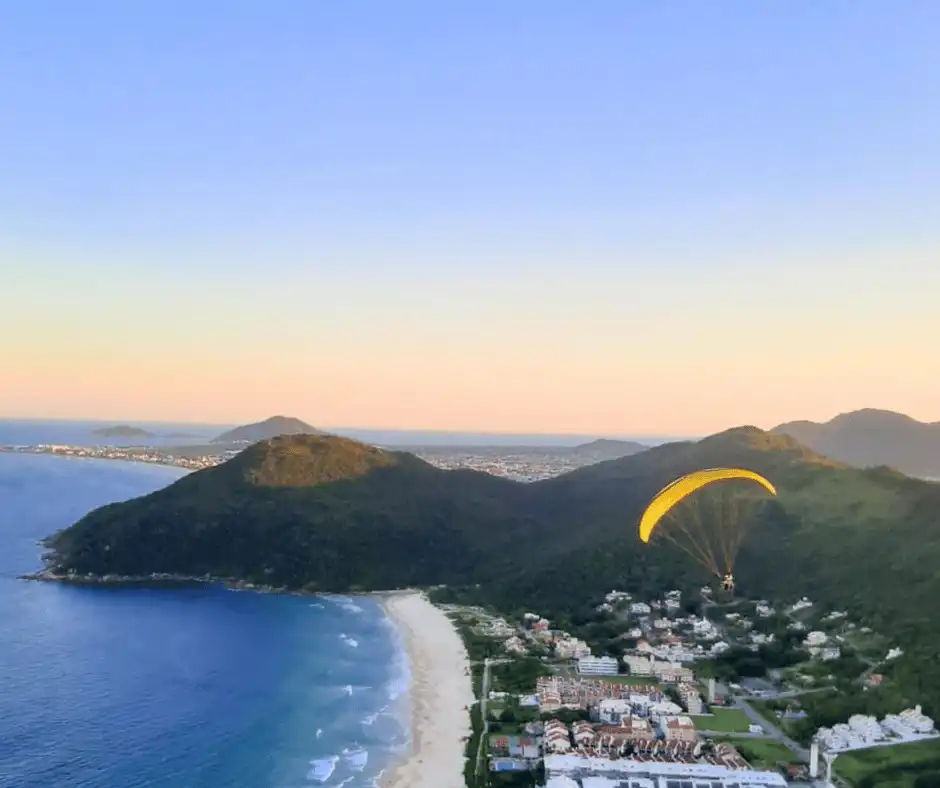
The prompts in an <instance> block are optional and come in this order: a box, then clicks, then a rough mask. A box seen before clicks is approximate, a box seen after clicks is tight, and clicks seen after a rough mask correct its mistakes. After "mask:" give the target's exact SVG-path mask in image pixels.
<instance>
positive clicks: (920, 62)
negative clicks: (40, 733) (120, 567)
mask: <svg viewBox="0 0 940 788" xmlns="http://www.w3.org/2000/svg"><path fill="white" fill-rule="evenodd" d="M938 41H940V3H937V2H926V1H925V2H915V1H913V0H911V1H910V2H894V3H892V2H888V1H887V0H883V1H882V2H867V1H865V0H854V1H851V2H850V1H848V0H844V1H837V0H830V1H828V2H825V3H819V2H808V1H806V2H783V1H782V0H781V1H779V2H760V3H754V2H744V0H742V1H741V2H721V1H720V0H719V1H716V2H699V1H693V0H685V1H681V0H676V1H674V2H666V3H657V2H646V3H639V2H623V0H621V1H620V2H615V1H613V0H611V1H610V2H592V3H571V2H565V3H562V2H553V1H549V2H546V1H545V0H541V1H539V2H534V1H532V2H530V1H518V2H510V3H507V2H490V1H488V0H485V1H482V2H440V0H437V2H430V1H427V2H409V1H408V0H400V1H399V2H379V1H378V0H374V1H373V2H351V1H350V2H345V1H336V2H315V1H314V0H303V1H301V0H294V1H293V2H287V1H281V2H278V1H277V0H274V1H272V2H266V3H264V2H257V1H252V2H245V1H233V0H227V1H225V2H223V1H222V0H202V1H201V2H193V1H192V0H189V1H188V2H168V1H164V2H152V1H151V0H134V2H118V0H106V1H105V0H99V2H84V3H75V2H68V1H67V0H59V1H58V2H48V1H44V0H29V2H23V3H16V4H9V7H8V8H5V9H4V19H3V23H2V25H0V152H2V156H0V269H2V271H3V272H4V273H3V277H2V278H3V280H4V285H3V291H4V292H5V293H6V295H5V296H4V295H2V294H0V298H2V299H3V301H4V302H6V303H5V304H0V308H2V311H0V360H3V361H4V363H5V367H6V369H8V370H12V371H13V373H14V374H13V377H15V378H16V379H17V381H18V382H17V383H16V384H15V385H14V386H13V388H12V389H9V388H6V390H5V392H4V393H0V415H31V416H36V415H63V416H101V417H109V416H111V415H115V416H118V415H127V416H133V417H137V418H143V417H148V418H170V419H179V418H187V417H189V418H192V419H193V420H200V419H202V420H211V421H240V420H242V419H244V418H250V417H254V416H259V417H263V416H266V415H270V413H271V412H284V411H291V412H296V415H298V416H301V417H303V418H306V419H307V420H309V421H312V422H315V423H320V424H337V423H342V424H347V425H350V424H362V425H369V426H403V427H453V428H455V429H457V428H460V429H464V428H474V429H476V428H479V429H489V430H495V429H505V430H521V429H544V430H546V431H559V430H563V429H571V430H579V431H593V430H608V431H616V432H643V431H648V432H653V433H663V432H666V433H669V432H679V433H689V432H692V433H695V432H700V431H702V430H706V429H710V428H712V427H714V428H716V429H717V428H721V427H722V426H727V424H726V422H727V421H728V420H729V419H730V420H732V421H752V422H758V423H762V424H764V426H770V423H773V422H774V421H776V420H778V419H779V420H783V419H784V418H799V417H809V418H814V417H821V418H825V417H828V416H831V415H833V413H834V412H836V411H838V410H841V409H850V408H852V407H861V406H864V405H875V406H877V405H880V406H883V407H895V408H896V409H899V410H907V411H909V412H911V413H912V415H917V416H920V417H922V418H932V419H940V411H937V410H936V408H937V406H936V404H934V405H931V404H930V403H936V402H937V401H940V400H938V392H940V361H938V362H934V361H929V360H928V361H926V362H925V361H921V362H920V363H919V365H917V366H916V368H912V365H911V363H910V361H911V358H913V356H911V355H910V354H908V355H904V354H903V353H902V354H901V355H899V354H898V352H897V349H896V345H898V344H906V345H910V343H911V342H912V341H917V338H918V337H920V338H921V341H926V339H925V338H924V337H925V336H926V335H925V334H924V332H928V334H927V335H929V332H937V331H938V330H940V317H938V315H940V309H938V304H940V273H938V271H940V265H938V262H940V255H938V252H940V222H938V220H937V217H938V216H940V145H938V144H937V142H938V140H940V46H938ZM8 285H9V286H8ZM810 329H813V331H810ZM729 332H731V333H734V334H736V335H737V336H739V337H740V338H741V341H738V342H736V343H734V344H735V345H736V348H733V349H730V350H729V349H728V348H727V347H725V345H726V343H722V342H721V341H719V340H720V338H721V337H722V336H725V335H728V333H729ZM814 332H815V333H814ZM755 335H761V336H765V337H767V341H768V342H771V343H772V344H773V347H772V351H773V354H774V356H775V359H776V361H775V364H774V365H773V366H772V367H771V366H769V365H767V364H763V363H761V362H759V361H755V360H754V359H755V356H757V355H759V348H758V347H757V346H756V345H755V343H754V336H755ZM810 335H812V336H813V337H814V338H813V339H808V337H810ZM935 335H936V334H935ZM879 343H880V344H879ZM676 348H679V350H680V351H681V352H680V356H678V357H677V356H676V355H675V349H676ZM683 349H684V350H683ZM683 354H684V355H683ZM669 355H671V356H672V360H671V361H669V362H668V363H667V362H666V361H663V359H664V358H665V357H666V356H669ZM705 357H708V365H706V364H704V362H703V361H702V359H703V358H705ZM705 367H708V368H709V369H710V370H711V371H709V369H706V368H705ZM261 370H263V374H259V373H260V371H261ZM716 370H717V371H716ZM801 370H802V371H801ZM679 373H681V375H680V374H679ZM669 374H674V375H675V376H674V377H672V378H668V375H669ZM899 374H901V375H902V377H901V378H899V377H898V375H899ZM664 375H666V376H667V377H666V378H664V377H663V376H664ZM442 378H446V379H444V380H442ZM889 379H890V380H889ZM572 381H574V382H572ZM657 381H665V382H662V383H659V382H657ZM722 381H724V383H723V382H722ZM703 387H704V388H706V389H708V390H713V391H714V390H717V389H718V388H723V389H724V390H725V393H724V394H722V395H720V396H719V395H718V394H716V395H715V397H714V400H708V401H707V402H705V403H703V404H702V405H701V407H696V406H693V404H692V400H691V396H692V395H691V394H688V397H689V398H688V399H683V397H682V396H680V392H679V389H681V388H686V389H688V390H689V391H694V390H698V389H701V388H703ZM364 389H368V391H367V392H364V391H363V390H364ZM65 392H69V394H68V395H67V394H66V393H65ZM350 392H358V393H350ZM379 392H381V393H379ZM605 392H606V393H605ZM643 392H645V396H646V398H645V399H644V396H641V394H643ZM734 392H738V393H737V394H735V393H734ZM741 392H743V393H741ZM664 398H665V399H664ZM377 400H382V404H381V406H379V404H377ZM534 401H535V404H533V402H534ZM664 402H665V404H664ZM931 407H932V408H933V412H931ZM780 417H782V418H780Z"/></svg>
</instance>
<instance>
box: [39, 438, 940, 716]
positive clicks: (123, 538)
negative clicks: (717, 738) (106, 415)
mask: <svg viewBox="0 0 940 788" xmlns="http://www.w3.org/2000/svg"><path fill="white" fill-rule="evenodd" d="M715 466H737V467H746V468H750V469H752V470H755V471H757V472H759V473H762V474H764V475H766V476H767V477H768V478H770V479H771V480H772V481H773V482H774V484H775V485H776V486H777V489H778V491H779V496H778V498H776V499H774V500H772V501H769V502H768V503H766V504H765V505H764V506H763V509H762V516H761V518H760V520H759V522H757V523H755V524H754V525H753V527H752V528H751V532H750V533H749V539H748V541H747V542H746V544H745V546H744V549H743V550H742V553H741V555H740V557H739V560H738V562H737V566H736V575H737V578H738V582H739V587H741V588H742V589H747V590H746V593H747V594H748V595H749V596H767V597H770V598H772V599H776V600H786V599H794V598H796V597H798V596H801V595H803V594H808V595H809V596H810V597H811V598H812V599H814V600H817V601H818V602H819V603H820V604H821V605H825V606H827V607H829V608H839V609H845V608H847V609H849V611H850V612H851V613H852V615H854V616H857V617H860V618H861V619H864V620H866V621H869V622H871V624H872V626H875V627H877V628H878V630H879V631H882V632H884V634H886V635H887V636H889V637H890V638H891V639H892V642H896V643H899V644H902V645H903V647H904V648H905V649H907V650H908V651H909V654H910V656H908V657H905V659H906V660H909V661H910V664H913V665H915V666H916V665H920V664H922V662H921V660H924V659H930V660H933V658H934V655H935V654H936V651H937V650H938V649H940V611H938V609H937V607H936V600H937V599H938V598H940V572H938V570H940V518H938V512H940V485H937V484H930V483H927V482H922V481H918V480H915V479H911V478H908V477H906V476H904V475H903V474H900V473H898V472H897V471H895V470H892V469H890V468H883V467H882V468H872V469H867V470H863V469H858V468H853V467H850V466H848V465H845V464H843V463H840V462H838V461H835V460H831V459H829V458H827V457H825V456H824V455H821V454H818V453H816V452H814V451H813V450H811V449H809V448H807V447H806V446H804V445H803V444H801V443H799V442H798V441H797V440H795V439H794V438H792V437H790V436H788V435H781V434H775V433H769V432H764V431H762V430H759V429H757V428H756V427H739V428H735V429H731V430H727V431H725V432H723V433H719V434H717V435H713V436H710V437H708V438H705V439H703V440H700V441H695V442H693V441H686V442H677V443H671V444H665V445H662V446H657V447H654V448H651V449H648V450H646V451H643V452H640V453H637V454H633V455H631V456H628V457H623V458H620V459H615V460H610V461H607V462H602V463H598V464H596V465H592V466H588V467H584V468H580V469H578V470H575V471H572V472H570V473H567V474H564V475H562V476H558V477H555V478H553V479H549V480H546V481H543V482H537V483H532V484H523V483H518V482H513V481H509V480H507V479H502V478H498V477H494V476H490V475H488V474H485V473H479V472H475V471H467V470H459V471H445V470H441V469H438V468H435V467H433V466H431V465H429V464H428V463H425V462H423V461H422V460H420V459H418V458H417V457H415V456H413V455H411V454H408V453H406V452H390V451H383V450H380V449H377V448H374V447H371V446H366V445H364V444H361V443H357V442H356V441H352V440H349V439H345V438H337V437H332V436H323V435H320V436H316V435H295V436H281V437H278V438H274V439H271V440H267V441H262V442H260V443H257V444H255V445H253V446H250V447H249V448H248V449H246V450H245V451H244V452H242V453H241V454H239V455H238V456H237V457H235V458H234V459H232V460H230V461H228V462H226V463H223V464H222V465H219V466H217V467H215V468H209V469H206V470H202V471H198V472H195V473H192V474H190V475H188V476H186V477H184V478H182V479H180V480H178V481H177V482H175V483H174V484H172V485H170V486H169V487H167V488H165V489H163V490H160V491H158V492H155V493H152V494H151V495H148V496H144V497H142V498H138V499H134V500H132V501H127V502H125V503H119V504H112V505H110V506H106V507H102V508H101V509H98V510H95V511H93V512H91V513H90V514H88V515H87V516H86V517H84V518H82V519H81V520H80V521H79V522H78V523H76V524H75V525H74V526H72V527H71V528H69V529H66V530H65V531H62V532H60V533H59V534H57V535H55V536H54V537H53V538H52V539H50V540H49V547H50V548H51V551H52V554H51V559H52V562H53V564H54V565H55V566H56V567H57V571H60V572H66V571H69V570H72V571H75V572H78V573H93V574H97V575H104V574H108V573H112V574H118V575H145V574H150V573H153V572H167V573H175V574H184V575H202V574H206V573H208V574H212V575H215V576H222V577H230V578H239V579H244V580H247V581H251V582H256V583H265V584H270V585H275V586H286V587H289V588H306V589H307V590H323V591H343V590H367V589H382V588H395V587H403V586H411V585H425V586H426V585H434V584H439V583H446V584H449V585H452V586H454V585H471V584H479V585H480V594H481V595H483V596H485V597H487V598H488V599H490V600H492V601H495V602H497V603H498V604H499V605H500V606H503V607H505V606H507V605H511V606H512V607H514V608H515V607H518V606H531V607H534V608H535V609H538V610H539V611H541V612H544V613H548V614H551V615H555V614H557V615H561V616H563V615H566V614H567V613H570V612H571V611H572V610H574V609H576V608H580V607H583V606H584V605H585V604H586V601H587V600H590V599H591V598H593V597H596V596H598V595H601V594H603V593H604V592H606V591H608V590H610V589H611V588H624V589H627V590H634V591H638V592H641V593H654V592H657V591H662V590H664V589H665V588H667V587H680V588H685V589H689V590H691V589H693V588H696V587H697V586H699V585H701V584H702V583H703V582H705V581H706V580H707V577H705V576H704V574H703V573H702V572H701V571H700V570H699V569H698V567H697V566H695V565H692V564H691V563H690V562H689V560H688V559H687V558H685V556H683V555H681V554H678V553H676V552H675V551H673V550H671V549H669V548H668V547H663V546H658V545H649V546H647V545H642V544H641V543H639V541H638V539H637V536H636V524H637V521H638V519H639V516H640V514H641V512H642V510H643V508H644V507H645V505H646V504H647V502H648V501H649V499H650V498H651V497H652V496H653V495H654V494H655V493H656V492H657V491H658V490H659V489H661V488H662V487H663V486H664V485H665V484H667V483H668V482H669V481H671V480H672V479H674V478H675V477H677V476H679V475H681V474H683V473H687V472H690V471H693V470H696V469H699V468H703V467H715ZM899 664H900V665H902V666H903V664H904V660H902V662H901V663H899ZM930 664H932V662H931V663H930ZM923 675H925V674H923V673H922V672H918V671H914V672H912V673H911V676H912V678H909V679H908V683H912V682H913V683H916V682H921V681H922V680H923V679H922V676H923ZM917 690H918V691H923V692H924V693H927V694H928V695H929V694H930V693H934V694H932V695H931V697H933V698H934V702H935V703H936V704H937V705H936V708H938V710H940V687H938V686H933V689H930V688H929V687H926V688H925V687H922V686H920V685H919V684H918V686H917Z"/></svg>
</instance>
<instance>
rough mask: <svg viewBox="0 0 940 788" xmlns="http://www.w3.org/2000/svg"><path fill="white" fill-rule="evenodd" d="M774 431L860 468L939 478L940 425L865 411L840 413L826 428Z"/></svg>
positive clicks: (800, 425)
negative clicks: (889, 469) (889, 468)
mask: <svg viewBox="0 0 940 788" xmlns="http://www.w3.org/2000/svg"><path fill="white" fill-rule="evenodd" d="M772 431H773V432H776V433H780V434H785V435H790V436H791V437H793V438H796V439H797V440H798V441H799V442H800V443H803V444H805V445H806V446H809V447H810V448H811V449H814V450H815V451H818V452H819V453H820V454H825V455H826V456H827V457H832V459H834V460H841V461H842V462H845V463H848V464H850V465H854V466H856V467H859V468H868V467H875V466H880V465H887V466H889V467H891V468H896V469H897V470H899V471H901V473H904V474H906V475H907V476H914V477H917V478H922V479H923V478H927V479H929V478H938V477H940V422H933V423H928V422H922V421H917V420H916V419H912V418H911V417H910V416H905V415H904V414H903V413H895V412H894V411H890V410H877V409H875V408H866V409H864V410H856V411H852V412H851V413H841V414H839V415H838V416H836V417H835V418H833V419H830V420H829V421H827V422H824V423H821V424H820V423H818V422H814V421H790V422H787V423H786V424H781V425H779V426H777V427H774V428H773V430H772Z"/></svg>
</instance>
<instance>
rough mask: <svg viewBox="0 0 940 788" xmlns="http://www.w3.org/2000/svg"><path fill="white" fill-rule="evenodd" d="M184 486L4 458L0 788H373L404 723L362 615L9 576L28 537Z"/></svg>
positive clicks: (23, 561)
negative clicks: (155, 492) (124, 501)
mask: <svg viewBox="0 0 940 788" xmlns="http://www.w3.org/2000/svg"><path fill="white" fill-rule="evenodd" d="M0 432H2V430H0ZM52 432H54V430H52ZM3 440H4V436H3V435H2V434H0V443H2V442H3ZM50 440H51V441H52V442H63V443H64V442H67V436H65V435H58V436H53V437H52V438H50ZM28 442H38V441H28ZM179 475H181V472H180V471H179V470H177V469H173V468H166V467H160V466H151V465H144V464H137V463H120V462H108V461H96V460H76V459H67V458H61V457H51V456H45V455H3V454H0V539H2V542H0V544H2V548H0V787H2V788H39V787H40V786H42V788H49V786H54V788H79V786H80V787H81V788H139V787H142V786H150V787H152V788H190V787H191V788H234V787H235V786H238V788H301V787H308V786H317V785H326V786H339V785H346V786H347V787H348V788H357V787H358V786H366V785H372V784H374V780H375V776H376V774H377V773H378V772H379V771H380V770H381V769H383V768H384V767H386V766H388V764H389V763H390V762H391V761H392V760H394V758H395V757H396V756H397V754H398V753H400V751H401V749H402V748H403V747H404V746H406V745H407V731H406V728H407V726H406V725H405V724H404V723H403V721H404V720H406V719H407V713H408V709H407V708H405V706H404V705H403V704H405V703H406V702H407V696H406V695H404V694H403V691H404V689H405V688H406V687H407V683H408V671H407V664H406V662H405V661H404V658H403V654H402V651H401V648H400V645H399V643H398V640H397V634H396V633H395V631H394V629H393V628H392V627H391V625H390V624H389V623H388V621H387V620H386V619H385V617H384V616H383V614H382V611H381V609H380V607H379V606H378V605H377V604H376V603H375V602H374V601H372V600H369V599H364V598H356V599H351V598H302V597H291V596H273V595H261V594H254V593H248V592H232V591H226V590H223V589H217V588H203V589H195V590H121V591H117V590H104V589H90V588H76V587H67V586H59V585H54V584H45V583H31V582H25V581H20V580H16V579H15V578H16V575H17V574H19V573H23V572H28V571H32V570H35V569H37V568H38V567H39V565H40V561H39V556H40V547H39V546H38V545H37V540H38V539H40V538H42V537H43V536H46V535H48V534H50V533H52V532H54V531H56V530H57V529H59V528H61V527H64V526H67V525H69V524H71V523H72V522H73V521H74V520H76V519H77V518H78V517H80V516H81V515H83V514H84V513H85V512H87V511H88V510H90V509H91V508H94V507H95V506H99V505H101V504H104V503H107V502H110V501H118V500H122V499H126V498H130V497H133V496H136V495H141V494H144V493H147V492H150V491H152V490H154V489H157V488H159V487H162V486H164V485H166V484H168V483H170V482H172V481H173V480H174V479H175V478H177V477H178V476H179Z"/></svg>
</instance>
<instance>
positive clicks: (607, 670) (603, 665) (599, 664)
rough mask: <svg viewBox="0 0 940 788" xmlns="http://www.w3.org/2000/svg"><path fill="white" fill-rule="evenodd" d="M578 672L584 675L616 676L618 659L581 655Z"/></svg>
mask: <svg viewBox="0 0 940 788" xmlns="http://www.w3.org/2000/svg"><path fill="white" fill-rule="evenodd" d="M578 673H580V674H581V675H582V676H616V675H617V660H616V659H614V657H581V658H580V659H579V660H578Z"/></svg>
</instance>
